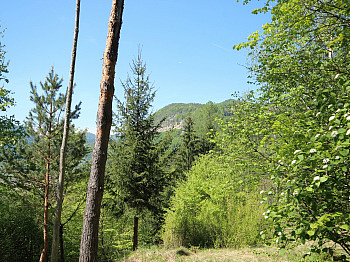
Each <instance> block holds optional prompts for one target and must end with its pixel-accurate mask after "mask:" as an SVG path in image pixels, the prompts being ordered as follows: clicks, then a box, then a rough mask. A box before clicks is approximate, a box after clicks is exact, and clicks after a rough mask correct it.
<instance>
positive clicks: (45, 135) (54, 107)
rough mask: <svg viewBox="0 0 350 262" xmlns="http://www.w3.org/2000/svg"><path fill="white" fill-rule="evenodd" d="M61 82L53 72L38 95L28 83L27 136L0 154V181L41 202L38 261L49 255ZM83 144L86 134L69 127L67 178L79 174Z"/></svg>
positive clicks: (60, 127) (59, 135)
mask: <svg viewBox="0 0 350 262" xmlns="http://www.w3.org/2000/svg"><path fill="white" fill-rule="evenodd" d="M62 82H63V79H60V78H59V77H58V75H57V74H55V73H54V71H53V69H52V70H51V71H50V73H49V74H48V76H47V77H46V80H45V81H44V83H42V82H40V88H39V89H41V91H42V92H43V93H42V94H39V90H38V88H37V86H36V85H34V84H33V83H30V86H31V96H30V100H31V101H32V102H34V103H35V107H34V108H33V109H32V110H31V111H30V112H29V116H28V117H27V120H26V123H25V124H26V126H25V127H26V132H27V134H28V135H29V137H28V138H27V137H24V138H23V139H21V141H19V143H18V144H17V145H16V147H14V148H5V149H4V150H2V154H1V160H2V165H1V171H2V172H1V173H2V175H1V177H2V178H3V180H4V181H6V182H7V183H9V184H10V185H12V186H13V187H14V188H17V189H18V190H20V189H21V190H23V194H24V195H28V193H30V194H33V195H34V196H35V197H36V198H39V199H42V198H43V199H44V219H43V235H44V248H43V251H42V254H41V257H40V261H44V260H45V258H46V255H47V252H48V238H49V237H48V236H49V235H48V224H49V207H50V206H52V204H53V203H54V202H55V192H50V188H51V185H52V183H54V182H56V180H57V176H58V170H59V168H58V167H59V154H60V153H59V149H60V145H61V141H62V131H63V114H62V113H63V110H64V105H65V94H63V93H59V90H60V88H61V87H62ZM79 110H80V103H79V104H78V105H77V106H76V107H75V109H74V110H73V111H72V112H71V116H70V118H71V119H75V118H77V117H78V116H79ZM85 143H86V137H85V132H81V131H76V130H75V129H74V126H72V129H71V131H70V140H69V141H68V146H67V148H68V154H67V158H68V159H67V163H69V164H68V165H67V169H69V170H70V172H69V174H70V175H72V174H73V173H75V172H79V171H78V170H79V168H80V167H79V163H80V162H81V160H82V159H83V158H84V156H85V155H86V154H87V153H88V150H87V148H86V147H85ZM38 201H41V200H38Z"/></svg>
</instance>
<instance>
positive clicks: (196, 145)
mask: <svg viewBox="0 0 350 262" xmlns="http://www.w3.org/2000/svg"><path fill="white" fill-rule="evenodd" d="M199 153H200V139H199V138H198V136H197V135H196V132H195V130H194V122H193V120H192V117H190V116H189V117H187V118H186V119H185V124H184V127H183V134H182V142H181V144H180V146H179V147H178V149H177V154H176V159H175V174H176V175H175V179H176V180H178V179H183V178H184V173H185V172H188V171H189V170H190V169H191V167H192V165H193V162H194V160H195V157H196V156H198V155H199Z"/></svg>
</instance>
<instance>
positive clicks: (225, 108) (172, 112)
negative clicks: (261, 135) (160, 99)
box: [155, 99, 234, 132]
mask: <svg viewBox="0 0 350 262" xmlns="http://www.w3.org/2000/svg"><path fill="white" fill-rule="evenodd" d="M209 104H212V105H214V106H217V108H218V116H220V117H225V116H229V115H231V114H232V112H231V110H230V107H231V106H232V105H233V104H234V100H233V99H229V100H226V101H224V102H221V103H219V104H214V103H212V102H208V103H207V104H195V103H190V104H184V103H174V104H170V105H167V106H165V107H163V108H161V109H160V110H158V111H157V112H156V113H155V121H156V123H157V122H159V121H161V119H163V118H165V121H164V122H163V125H162V128H161V130H160V131H161V132H163V131H167V130H170V129H172V128H174V129H182V127H183V124H184V121H185V119H186V118H187V117H189V116H191V117H192V118H193V120H194V122H196V121H200V110H201V109H202V108H203V107H205V106H206V105H209Z"/></svg>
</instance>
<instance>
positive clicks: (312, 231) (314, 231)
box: [307, 229, 316, 237]
mask: <svg viewBox="0 0 350 262" xmlns="http://www.w3.org/2000/svg"><path fill="white" fill-rule="evenodd" d="M315 233H316V229H311V230H308V231H307V234H308V235H309V236H310V237H312V236H313V235H315Z"/></svg>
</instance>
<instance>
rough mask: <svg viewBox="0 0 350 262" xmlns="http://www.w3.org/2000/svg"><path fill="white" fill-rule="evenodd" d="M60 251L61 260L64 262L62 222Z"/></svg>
mask: <svg viewBox="0 0 350 262" xmlns="http://www.w3.org/2000/svg"><path fill="white" fill-rule="evenodd" d="M60 253H61V261H60V262H64V246H63V225H62V224H60Z"/></svg>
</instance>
